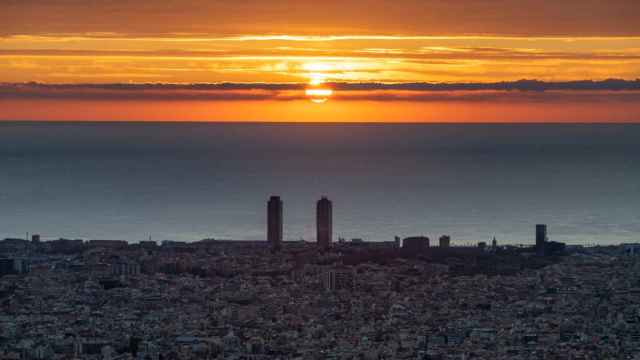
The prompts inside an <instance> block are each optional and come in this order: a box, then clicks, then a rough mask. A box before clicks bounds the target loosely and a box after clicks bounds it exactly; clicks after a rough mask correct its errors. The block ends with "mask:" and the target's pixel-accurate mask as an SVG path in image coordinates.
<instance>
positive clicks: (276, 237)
mask: <svg viewBox="0 0 640 360" xmlns="http://www.w3.org/2000/svg"><path fill="white" fill-rule="evenodd" d="M267 241H268V242H269V245H270V246H271V250H273V251H278V250H280V249H281V248H282V200H280V196H272V197H271V198H269V202H268V203H267Z"/></svg>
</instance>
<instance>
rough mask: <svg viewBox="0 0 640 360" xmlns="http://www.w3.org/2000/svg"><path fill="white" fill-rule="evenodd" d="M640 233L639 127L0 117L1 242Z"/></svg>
mask: <svg viewBox="0 0 640 360" xmlns="http://www.w3.org/2000/svg"><path fill="white" fill-rule="evenodd" d="M271 195H279V196H280V197H281V198H282V200H283V202H284V237H285V239H286V240H300V239H304V240H307V241H314V240H315V206H316V201H317V200H318V199H319V198H320V197H321V196H327V197H328V198H329V199H330V200H331V201H332V202H333V230H334V235H333V236H334V241H337V239H338V238H345V239H346V240H347V241H348V240H351V239H353V238H361V239H364V240H365V241H389V240H393V238H394V236H400V237H406V236H413V235H425V236H428V237H430V238H431V239H432V242H436V241H437V238H438V237H439V236H441V235H444V234H447V235H450V236H451V238H452V243H453V244H456V245H470V244H476V243H477V242H479V241H487V242H488V241H491V239H493V238H494V237H495V238H496V240H497V241H498V244H533V243H534V237H535V225H536V224H539V223H541V224H547V225H548V229H549V239H550V240H555V241H563V242H566V243H568V244H576V245H592V244H618V243H629V242H639V241H640V125H625V124H606V125H605V124H597V125H594V124H571V125H567V124H298V123H278V124H267V123H242V124H239V123H189V122H184V123H180V122H174V123H144V122H130V123H104V122H72V123H71V122H49V123H42V122H1V123H0V238H4V237H25V236H26V234H27V233H29V234H40V235H41V237H42V238H43V239H44V240H50V239H57V238H71V239H77V238H81V239H86V240H88V239H118V240H127V241H129V242H138V241H140V240H148V239H149V238H151V239H152V240H157V241H161V240H176V241H187V242H190V241H198V240H201V239H203V238H215V239H234V240H264V239H265V238H266V202H267V200H268V198H269V196H271Z"/></svg>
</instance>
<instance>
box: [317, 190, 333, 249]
mask: <svg viewBox="0 0 640 360" xmlns="http://www.w3.org/2000/svg"><path fill="white" fill-rule="evenodd" d="M332 208H333V206H332V204H331V200H329V199H327V198H326V197H324V196H323V197H322V198H321V199H320V200H318V204H317V206H316V226H317V237H316V239H317V241H318V247H319V248H320V249H323V250H326V249H328V248H329V246H331V241H332V233H333V225H332V222H333V220H332V217H333V216H332V212H333V209H332Z"/></svg>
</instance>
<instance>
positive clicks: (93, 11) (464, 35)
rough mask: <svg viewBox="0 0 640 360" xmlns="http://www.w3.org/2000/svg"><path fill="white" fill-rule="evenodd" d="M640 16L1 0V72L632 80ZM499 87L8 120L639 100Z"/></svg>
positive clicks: (48, 103)
mask: <svg viewBox="0 0 640 360" xmlns="http://www.w3.org/2000/svg"><path fill="white" fill-rule="evenodd" d="M639 20H640V3H638V1H635V0H619V1H600V0H581V1H578V0H565V1H533V0H495V1H476V0H460V1H448V2H447V1H440V0H400V1H348V2H345V1H323V2H321V3H319V2H317V1H315V2H311V1H296V2H291V1H276V0H260V1H258V0H253V1H242V2H211V1H204V0H183V1H177V0H169V1H162V2H159V1H152V0H139V1H128V2H126V3H125V2H113V1H106V0H96V1H80V0H62V1H40V0H20V1H17V0H7V1H4V2H2V3H1V4H0V24H2V25H1V26H0V82H4V83H23V82H32V81H34V82H40V83H50V84H58V83H65V84H68V83H97V84H105V83H216V82H232V83H308V82H310V81H313V82H317V83H320V82H325V81H328V82H382V83H403V82H444V83H453V82H455V83H459V82H468V83H487V82H497V81H514V80H518V79H525V78H526V79H538V80H543V81H551V82H562V81H571V80H581V79H589V80H603V79H607V78H619V79H626V80H634V79H636V78H639V77H640V76H639V74H640V27H639V26H637V23H638V22H639ZM389 93H391V92H389ZM590 96H591V95H590ZM380 97H382V98H384V94H383V95H381V96H379V97H378V98H380ZM499 97H500V96H498V97H493V98H492V99H488V100H483V101H468V100H465V99H456V100H455V101H451V100H446V101H443V102H440V103H438V102H437V101H424V99H423V97H420V98H419V97H411V99H402V100H395V101H372V100H371V99H367V100H354V99H353V98H349V96H347V95H345V94H342V95H340V94H338V93H336V94H335V96H333V97H332V98H331V99H330V100H329V101H327V102H325V103H323V104H313V103H311V102H308V101H307V102H305V101H299V100H296V101H289V102H286V105H283V102H282V101H274V100H263V101H253V102H251V103H245V104H243V106H239V102H238V101H231V102H225V101H222V100H216V101H215V102H213V101H210V102H205V103H200V102H198V103H193V101H191V100H189V101H187V100H184V101H171V102H166V101H165V102H159V101H157V100H151V99H145V98H144V96H140V97H136V98H137V100H136V101H122V100H114V99H103V100H100V99H92V100H91V101H87V100H86V99H85V100H82V99H74V98H70V97H66V98H64V99H51V98H48V99H41V98H31V99H26V98H19V97H14V96H11V94H9V95H7V94H4V95H0V106H1V107H0V119H1V120H14V119H26V120H71V119H96V120H98V119H103V120H109V119H111V120H127V119H129V120H225V121H227V120H228V121H231V120H253V121H255V120H288V121H292V120H313V121H332V120H335V121H337V120H340V121H362V120H370V121H374V120H376V121H533V120H536V119H545V120H554V121H564V120H573V121H637V120H640V119H639V118H636V117H635V115H634V114H633V113H631V112H635V113H638V112H637V105H635V104H636V103H637V101H635V100H636V99H632V100H629V99H630V97H629V96H626V97H618V98H615V96H613V97H612V96H610V94H606V93H603V95H602V96H601V99H600V101H598V102H595V103H594V102H593V101H582V100H576V99H575V96H571V97H567V98H566V99H565V97H562V96H560V99H564V101H565V102H564V103H563V102H559V101H557V100H553V101H551V100H552V99H551V97H544V99H536V100H532V99H527V98H518V99H516V100H514V101H512V100H509V99H510V98H511V97H512V96H511V94H508V93H505V94H504V97H505V98H508V99H507V100H508V101H502V100H500V99H499ZM389 98H390V99H391V98H393V99H396V98H397V94H389ZM514 103H517V104H515V105H514ZM541 103H542V104H544V105H543V106H540V104H541ZM563 104H564V106H563ZM249 105H251V106H252V107H256V108H258V109H250V110H249V109H247V106H249ZM614 105H615V106H616V108H615V109H612V108H611V107H612V106H614ZM98 109H99V110H100V111H99V112H98V111H97V110H98ZM188 109H191V110H188ZM471 109H473V110H471ZM496 109H500V110H496ZM541 109H545V111H547V112H546V113H544V112H542V111H541ZM285 110H286V111H287V113H285ZM570 110H571V111H570ZM374 117H375V119H374Z"/></svg>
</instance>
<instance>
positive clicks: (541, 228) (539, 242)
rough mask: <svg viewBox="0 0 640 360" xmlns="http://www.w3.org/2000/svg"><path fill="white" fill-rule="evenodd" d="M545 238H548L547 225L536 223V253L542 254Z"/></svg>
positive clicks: (543, 252)
mask: <svg viewBox="0 0 640 360" xmlns="http://www.w3.org/2000/svg"><path fill="white" fill-rule="evenodd" d="M547 240H548V238H547V225H545V224H537V225H536V253H537V254H538V255H541V256H544V254H545V247H546V242H547Z"/></svg>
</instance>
